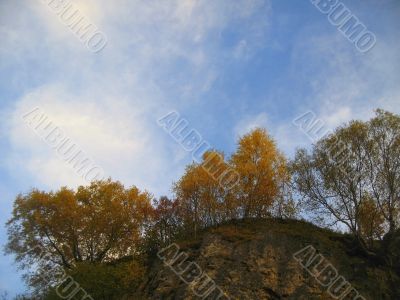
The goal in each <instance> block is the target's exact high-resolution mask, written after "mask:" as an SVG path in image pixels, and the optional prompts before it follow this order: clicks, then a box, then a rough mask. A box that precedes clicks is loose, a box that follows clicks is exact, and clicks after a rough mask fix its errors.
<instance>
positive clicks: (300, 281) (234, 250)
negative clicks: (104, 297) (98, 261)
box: [135, 220, 400, 299]
mask: <svg viewBox="0 0 400 300" xmlns="http://www.w3.org/2000/svg"><path fill="white" fill-rule="evenodd" d="M178 245H179V248H180V252H184V253H187V254H188V259H187V262H186V265H187V264H188V262H196V263H197V264H198V265H199V266H200V268H201V269H202V270H203V271H204V272H205V273H207V274H208V275H209V276H210V277H211V278H212V279H213V280H214V281H215V283H216V285H217V286H218V287H220V288H221V290H222V291H224V292H225V293H226V295H227V296H229V298H230V299H334V298H332V297H331V296H330V295H329V294H328V292H327V291H328V288H329V287H328V286H326V287H324V286H322V285H321V284H319V283H318V282H317V280H316V279H315V278H313V277H312V276H311V275H310V274H309V273H308V272H307V270H306V269H305V268H303V267H302V266H301V264H300V262H299V261H296V260H295V258H294V256H293V255H294V254H295V253H296V252H298V251H299V250H301V249H304V247H307V246H310V247H311V246H312V247H313V248H315V249H316V250H317V253H320V254H322V255H323V257H324V258H325V260H324V263H325V265H327V264H328V263H331V265H332V266H333V267H334V268H335V269H336V270H337V272H338V277H340V276H343V277H344V278H345V279H346V280H347V281H348V282H349V283H348V284H347V285H346V287H348V286H349V284H351V286H352V288H353V290H352V292H351V293H350V294H349V295H348V296H347V297H346V298H344V299H363V298H362V297H364V298H365V299H400V289H399V288H398V287H399V283H400V281H399V278H398V277H397V276H396V275H394V274H393V272H390V271H388V270H387V269H385V268H384V267H382V266H379V264H377V263H375V264H374V262H373V261H371V260H370V259H366V258H364V257H362V256H360V255H359V254H357V253H358V251H357V249H356V247H355V246H354V245H355V244H354V243H352V241H351V238H350V237H349V236H347V235H343V234H339V233H335V232H331V231H328V230H326V229H321V228H318V227H316V226H314V225H312V224H310V223H306V222H302V221H294V220H245V221H240V222H237V223H232V222H231V223H228V224H224V225H221V226H219V227H217V228H212V229H208V230H205V231H204V232H202V233H201V234H199V237H198V238H196V239H191V240H185V241H182V242H179V243H178ZM310 247H309V248H307V249H312V248H310ZM306 252H307V251H306ZM306 252H304V251H303V252H301V253H300V254H298V255H297V257H303V256H301V254H304V253H306ZM303 258H307V259H308V258H310V256H307V255H305V256H304V257H303ZM316 261H319V260H318V259H316V260H315V261H314V263H312V264H311V266H310V267H309V268H312V267H313V266H314V265H316V263H315V262H316ZM178 264H179V262H178V263H176V265H178ZM186 265H184V264H183V265H182V266H186ZM316 268H317V269H318V266H317V267H316ZM183 269H184V268H183ZM338 277H337V278H338ZM338 282H339V281H338ZM140 290H141V294H140V296H139V295H137V296H136V297H135V298H139V297H140V298H143V299H200V298H199V297H196V296H195V295H194V294H193V292H192V290H191V288H190V286H189V285H187V284H186V283H184V282H183V281H182V280H181V279H180V278H179V277H178V276H177V275H175V274H174V273H173V272H172V271H171V269H170V268H169V267H168V266H166V265H164V264H163V263H162V261H161V260H160V259H159V258H157V257H154V260H152V266H151V268H150V271H149V272H148V274H147V275H146V278H145V280H144V283H143V284H142V285H141V287H140ZM216 291H217V290H214V292H213V293H212V294H210V295H209V296H208V297H207V299H216V298H217V296H218V295H217V294H218V293H217V292H216ZM331 291H333V293H334V287H331ZM356 291H357V292H358V293H359V296H357V292H356ZM336 294H337V295H340V294H341V291H336ZM219 299H228V298H227V297H222V296H221V297H220V298H219Z"/></svg>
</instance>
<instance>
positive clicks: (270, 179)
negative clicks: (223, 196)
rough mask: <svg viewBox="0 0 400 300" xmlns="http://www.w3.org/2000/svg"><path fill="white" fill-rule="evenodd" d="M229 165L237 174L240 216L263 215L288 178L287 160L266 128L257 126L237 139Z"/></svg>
mask: <svg viewBox="0 0 400 300" xmlns="http://www.w3.org/2000/svg"><path fill="white" fill-rule="evenodd" d="M238 144H239V145H238V149H237V150H236V152H235V153H234V154H233V155H232V158H231V161H230V163H231V165H232V167H233V168H234V169H235V171H236V172H237V173H238V174H239V181H238V184H237V185H236V188H235V189H234V192H235V194H236V197H237V198H238V201H239V202H240V215H241V216H243V217H244V218H247V217H265V216H268V215H270V214H271V207H272V206H273V204H274V203H275V201H276V200H277V197H278V195H282V194H280V192H281V188H282V187H283V184H284V182H286V181H287V180H288V178H289V175H288V170H287V167H286V160H285V158H284V156H283V154H282V153H280V152H279V151H278V149H277V147H276V144H275V141H274V140H273V139H272V138H271V137H270V136H269V135H268V134H267V132H266V130H265V129H261V128H257V129H255V130H253V131H251V132H250V133H248V134H246V135H244V136H243V137H241V138H240V139H239V143H238Z"/></svg>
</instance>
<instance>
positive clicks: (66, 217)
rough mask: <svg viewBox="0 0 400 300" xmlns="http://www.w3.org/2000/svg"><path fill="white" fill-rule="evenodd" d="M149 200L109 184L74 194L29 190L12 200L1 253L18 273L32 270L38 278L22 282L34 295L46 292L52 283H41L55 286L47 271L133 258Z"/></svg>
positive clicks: (143, 194)
mask: <svg viewBox="0 0 400 300" xmlns="http://www.w3.org/2000/svg"><path fill="white" fill-rule="evenodd" d="M150 200H151V195H150V194H149V193H147V192H141V191H140V190H139V189H138V188H136V187H131V188H128V189H126V188H124V186H123V185H122V184H121V183H119V182H113V181H111V180H110V179H109V180H106V181H95V182H93V183H91V184H90V185H89V186H85V187H84V186H80V187H79V188H78V189H77V191H73V190H70V189H68V188H61V189H60V190H58V191H56V192H43V191H39V190H36V189H34V190H32V191H31V192H29V193H28V194H25V195H19V196H18V197H17V199H16V200H15V203H14V209H13V216H12V218H11V219H10V220H9V221H8V223H7V227H8V244H7V245H6V251H7V252H8V253H13V254H15V255H16V260H17V262H19V264H20V267H21V268H23V269H28V270H29V267H31V266H33V265H36V266H37V268H36V271H37V272H36V273H34V274H28V275H27V278H26V279H27V280H28V283H29V284H30V285H31V286H33V287H34V288H36V289H37V290H40V289H42V288H47V287H48V285H51V284H52V282H51V281H50V282H49V281H46V280H41V278H42V279H43V278H44V277H46V278H51V279H52V280H57V274H54V276H47V275H48V273H49V272H51V271H52V270H56V269H59V268H62V269H65V270H73V269H74V268H75V267H76V266H77V265H79V264H80V263H103V262H113V261H115V260H116V259H120V258H122V257H126V256H132V255H134V254H135V253H136V252H137V245H138V244H139V243H140V240H141V237H142V234H143V226H144V224H145V222H146V221H147V218H148V216H149V213H150V212H151V210H152V207H151V204H150ZM44 258H45V259H44ZM44 273H45V274H44ZM43 275H46V276H43Z"/></svg>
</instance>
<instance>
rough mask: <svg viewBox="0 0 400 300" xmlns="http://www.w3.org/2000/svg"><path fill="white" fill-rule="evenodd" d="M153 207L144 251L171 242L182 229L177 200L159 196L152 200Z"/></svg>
mask: <svg viewBox="0 0 400 300" xmlns="http://www.w3.org/2000/svg"><path fill="white" fill-rule="evenodd" d="M153 207H154V209H153V212H152V218H151V223H150V226H149V227H148V228H147V230H146V248H147V249H145V251H146V252H148V253H154V252H155V251H157V249H159V248H160V247H165V246H166V245H169V244H171V243H172V241H173V240H174V239H175V238H177V237H178V236H179V234H180V233H181V230H182V221H181V218H180V215H179V213H178V201H176V200H171V199H169V198H168V197H167V196H161V197H160V198H159V199H158V200H154V201H153Z"/></svg>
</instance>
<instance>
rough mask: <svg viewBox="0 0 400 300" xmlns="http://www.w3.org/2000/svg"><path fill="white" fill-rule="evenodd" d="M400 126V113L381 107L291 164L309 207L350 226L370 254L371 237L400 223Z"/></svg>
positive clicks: (331, 220) (300, 153) (326, 218)
mask: <svg viewBox="0 0 400 300" xmlns="http://www.w3.org/2000/svg"><path fill="white" fill-rule="evenodd" d="M399 128H400V117H399V116H398V115H394V114H391V113H389V112H385V111H382V110H377V112H376V116H375V117H374V118H373V119H371V120H370V121H368V122H362V121H351V122H349V123H348V124H346V125H345V126H342V127H339V128H337V129H336V130H335V131H334V132H333V133H332V134H330V135H328V136H326V137H324V138H323V139H321V140H320V141H318V142H317V143H316V144H315V145H314V146H313V148H312V150H311V152H309V151H307V150H305V149H300V150H298V151H297V154H296V157H295V159H294V162H293V165H292V166H293V170H294V181H295V183H296V187H297V189H298V191H299V192H300V194H301V195H302V196H303V197H304V199H305V202H304V204H305V207H306V208H307V209H309V211H310V212H314V213H316V215H317V216H318V217H319V218H321V217H322V220H323V221H325V222H328V223H330V224H331V225H333V224H337V223H340V224H342V225H344V226H346V227H347V228H348V230H349V231H350V232H351V233H352V234H353V235H354V236H355V237H356V238H357V240H358V241H359V244H360V246H361V247H362V248H363V249H364V250H365V251H366V252H369V253H370V254H372V253H371V249H370V248H371V242H368V241H367V240H368V239H370V238H372V237H374V238H382V234H384V233H388V234H390V233H392V232H395V231H396V229H397V228H398V224H399V207H400V136H399V132H400V130H399ZM382 219H384V221H385V222H384V224H382ZM371 226H372V228H371ZM383 227H385V228H388V229H387V230H386V231H382V230H381V229H382V228H383Z"/></svg>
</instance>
